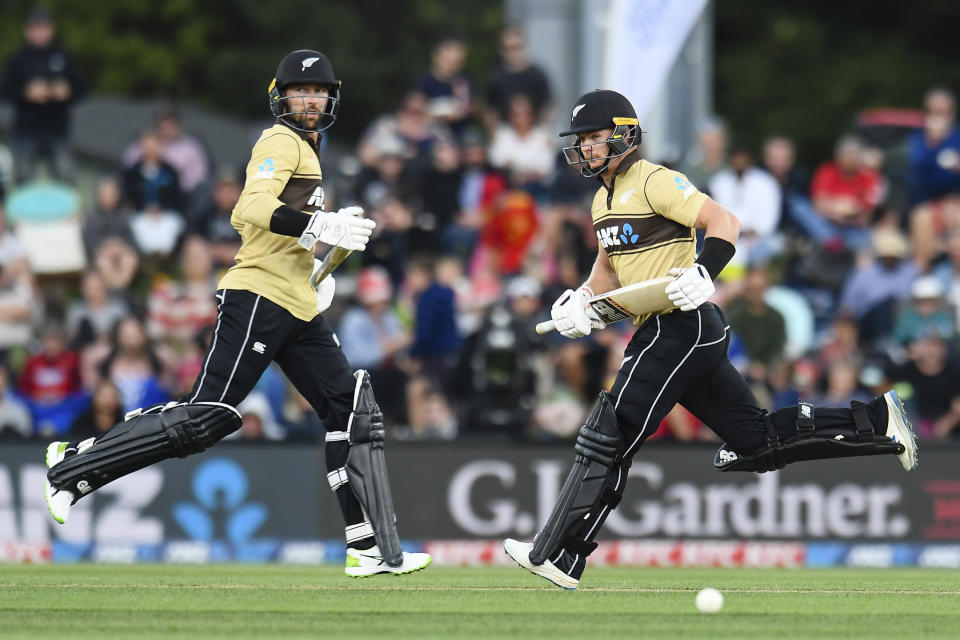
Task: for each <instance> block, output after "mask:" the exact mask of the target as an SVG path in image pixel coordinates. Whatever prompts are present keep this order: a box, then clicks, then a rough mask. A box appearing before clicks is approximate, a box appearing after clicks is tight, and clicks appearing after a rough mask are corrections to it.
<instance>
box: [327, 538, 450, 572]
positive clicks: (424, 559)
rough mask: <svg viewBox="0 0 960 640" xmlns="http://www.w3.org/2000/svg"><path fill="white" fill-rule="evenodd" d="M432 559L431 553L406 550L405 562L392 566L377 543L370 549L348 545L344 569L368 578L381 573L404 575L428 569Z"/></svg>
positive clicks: (404, 553) (404, 554)
mask: <svg viewBox="0 0 960 640" xmlns="http://www.w3.org/2000/svg"><path fill="white" fill-rule="evenodd" d="M432 561H433V558H431V557H430V554H429V553H407V552H406V551H404V552H403V562H401V563H400V566H399V567H391V566H390V565H388V564H387V563H386V561H384V559H383V557H382V556H381V555H380V549H378V548H377V546H376V545H374V546H372V547H370V548H369V549H352V548H350V547H347V566H346V568H344V570H343V571H344V573H346V574H347V575H348V576H350V577H351V578H366V577H368V576H375V575H377V574H379V573H392V574H394V575H402V574H404V573H413V572H414V571H420V570H421V569H426V568H427V565H428V564H430V563H431V562H432Z"/></svg>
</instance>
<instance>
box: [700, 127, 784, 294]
mask: <svg viewBox="0 0 960 640" xmlns="http://www.w3.org/2000/svg"><path fill="white" fill-rule="evenodd" d="M729 165H730V166H729V167H727V168H725V169H721V170H720V171H718V172H717V173H716V174H715V175H714V176H713V178H711V179H710V194H711V196H712V197H713V199H714V200H716V201H717V203H718V204H720V205H721V206H724V207H726V208H727V209H729V210H730V211H736V212H737V217H738V218H739V219H740V238H739V240H737V253H736V255H735V256H734V258H733V260H731V262H730V265H729V267H732V268H731V269H730V272H729V275H731V276H734V277H735V276H736V275H737V271H738V270H741V271H742V270H743V269H744V268H745V267H747V266H753V265H756V264H760V265H763V264H766V263H767V262H769V261H770V260H771V259H772V258H774V257H775V256H777V255H778V254H779V253H780V252H781V251H783V247H784V244H783V239H782V238H781V237H780V236H779V235H777V234H776V229H777V225H778V224H779V222H780V185H778V184H777V181H776V180H774V179H773V177H772V176H771V175H770V174H769V173H767V172H766V171H764V170H762V169H760V168H758V167H756V166H754V164H753V157H752V155H751V153H750V150H749V149H747V147H745V146H743V145H741V144H733V145H731V147H730V157H729ZM729 267H728V268H729Z"/></svg>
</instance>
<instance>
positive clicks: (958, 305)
mask: <svg viewBox="0 0 960 640" xmlns="http://www.w3.org/2000/svg"><path fill="white" fill-rule="evenodd" d="M930 273H931V274H932V275H934V276H936V278H937V279H938V280H940V285H941V286H942V287H943V290H944V292H945V295H946V300H947V302H948V303H949V304H950V306H951V307H953V311H954V314H955V315H954V326H956V327H960V229H957V230H955V231H952V232H951V233H950V236H949V238H947V259H946V260H944V261H942V262H940V263H938V264H937V265H935V266H934V267H933V269H932V271H931V272H930Z"/></svg>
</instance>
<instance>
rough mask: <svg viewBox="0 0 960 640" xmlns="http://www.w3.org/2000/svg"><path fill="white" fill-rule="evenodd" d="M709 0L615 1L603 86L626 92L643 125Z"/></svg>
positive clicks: (609, 23) (609, 28)
mask: <svg viewBox="0 0 960 640" xmlns="http://www.w3.org/2000/svg"><path fill="white" fill-rule="evenodd" d="M706 4H707V0H613V1H612V2H611V3H610V9H609V13H608V15H607V38H606V44H607V46H606V50H605V53H606V55H605V56H604V57H605V60H604V66H603V68H604V76H603V88H604V89H613V90H614V91H619V92H620V93H622V94H623V95H625V96H626V97H627V98H628V99H629V100H630V102H631V103H632V104H633V107H634V109H636V110H637V117H638V118H639V119H640V124H641V126H642V125H643V123H644V120H645V119H646V117H647V116H648V115H649V113H650V109H651V107H652V106H653V103H654V101H655V100H656V98H657V96H658V95H659V94H660V90H661V89H662V87H663V83H664V81H665V80H666V79H667V74H668V73H669V72H670V69H671V67H673V63H674V61H675V60H676V59H677V55H679V53H680V50H681V48H682V47H683V44H684V42H686V40H687V37H688V36H689V35H690V30H691V29H692V28H693V26H694V24H696V22H697V19H698V18H699V17H700V14H701V13H702V12H703V9H704V7H705V6H706Z"/></svg>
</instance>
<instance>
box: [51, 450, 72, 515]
mask: <svg viewBox="0 0 960 640" xmlns="http://www.w3.org/2000/svg"><path fill="white" fill-rule="evenodd" d="M69 444H70V443H69V442H51V443H50V444H49V445H47V455H46V463H47V468H48V469H49V468H51V467H52V466H53V465H55V464H58V463H59V462H61V461H62V460H63V458H64V457H65V456H66V454H67V446H68V445H69ZM44 494H45V495H46V498H47V509H49V510H50V515H51V516H53V519H54V520H56V521H57V522H59V523H60V524H64V523H65V522H66V521H67V516H69V515H70V505H72V504H73V494H72V493H71V492H69V491H67V490H65V489H61V490H59V491H58V490H57V489H54V488H53V487H52V486H50V482H46V487H45V489H44Z"/></svg>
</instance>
